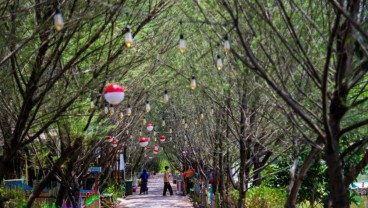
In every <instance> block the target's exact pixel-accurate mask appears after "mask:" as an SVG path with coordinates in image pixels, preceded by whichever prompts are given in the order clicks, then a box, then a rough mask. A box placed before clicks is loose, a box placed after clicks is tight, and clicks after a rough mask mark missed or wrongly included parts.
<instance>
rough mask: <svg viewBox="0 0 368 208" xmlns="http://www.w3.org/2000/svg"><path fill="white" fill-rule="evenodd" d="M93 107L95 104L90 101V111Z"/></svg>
mask: <svg viewBox="0 0 368 208" xmlns="http://www.w3.org/2000/svg"><path fill="white" fill-rule="evenodd" d="M95 107H96V106H95V102H93V101H91V105H90V109H94V108H95Z"/></svg>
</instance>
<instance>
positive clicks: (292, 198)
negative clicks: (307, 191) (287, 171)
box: [285, 147, 321, 208]
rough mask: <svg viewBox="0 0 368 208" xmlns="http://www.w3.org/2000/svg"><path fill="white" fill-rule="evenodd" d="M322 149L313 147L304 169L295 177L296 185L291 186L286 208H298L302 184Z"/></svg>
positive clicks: (303, 166)
mask: <svg viewBox="0 0 368 208" xmlns="http://www.w3.org/2000/svg"><path fill="white" fill-rule="evenodd" d="M320 151H321V150H320V149H318V148H316V147H312V149H311V151H310V152H309V155H308V157H307V159H306V160H305V161H304V163H303V165H302V167H301V168H300V170H299V172H298V174H297V176H296V177H295V181H294V184H293V185H292V186H291V189H290V192H289V195H288V198H287V200H286V203H285V207H288V208H296V202H297V196H298V193H299V190H300V187H301V186H302V183H303V181H304V178H305V176H306V174H307V172H308V170H309V169H310V167H311V166H312V165H313V163H314V161H315V159H316V156H317V154H318V153H320Z"/></svg>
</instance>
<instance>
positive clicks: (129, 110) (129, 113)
mask: <svg viewBox="0 0 368 208" xmlns="http://www.w3.org/2000/svg"><path fill="white" fill-rule="evenodd" d="M126 114H127V116H131V115H132V107H131V106H130V105H128V108H127V112H126Z"/></svg>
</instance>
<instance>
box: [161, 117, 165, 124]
mask: <svg viewBox="0 0 368 208" xmlns="http://www.w3.org/2000/svg"><path fill="white" fill-rule="evenodd" d="M161 126H166V122H165V118H162V124H161Z"/></svg>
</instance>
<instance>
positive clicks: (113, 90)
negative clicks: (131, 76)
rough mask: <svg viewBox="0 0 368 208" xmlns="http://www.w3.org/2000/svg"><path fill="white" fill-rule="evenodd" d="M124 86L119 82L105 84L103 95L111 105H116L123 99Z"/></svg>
mask: <svg viewBox="0 0 368 208" xmlns="http://www.w3.org/2000/svg"><path fill="white" fill-rule="evenodd" d="M124 96H125V93H124V88H123V87H122V86H120V85H119V84H110V85H107V87H106V88H105V92H104V97H105V99H106V101H107V102H108V103H110V104H111V105H117V104H119V103H120V102H121V101H123V100H124Z"/></svg>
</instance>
